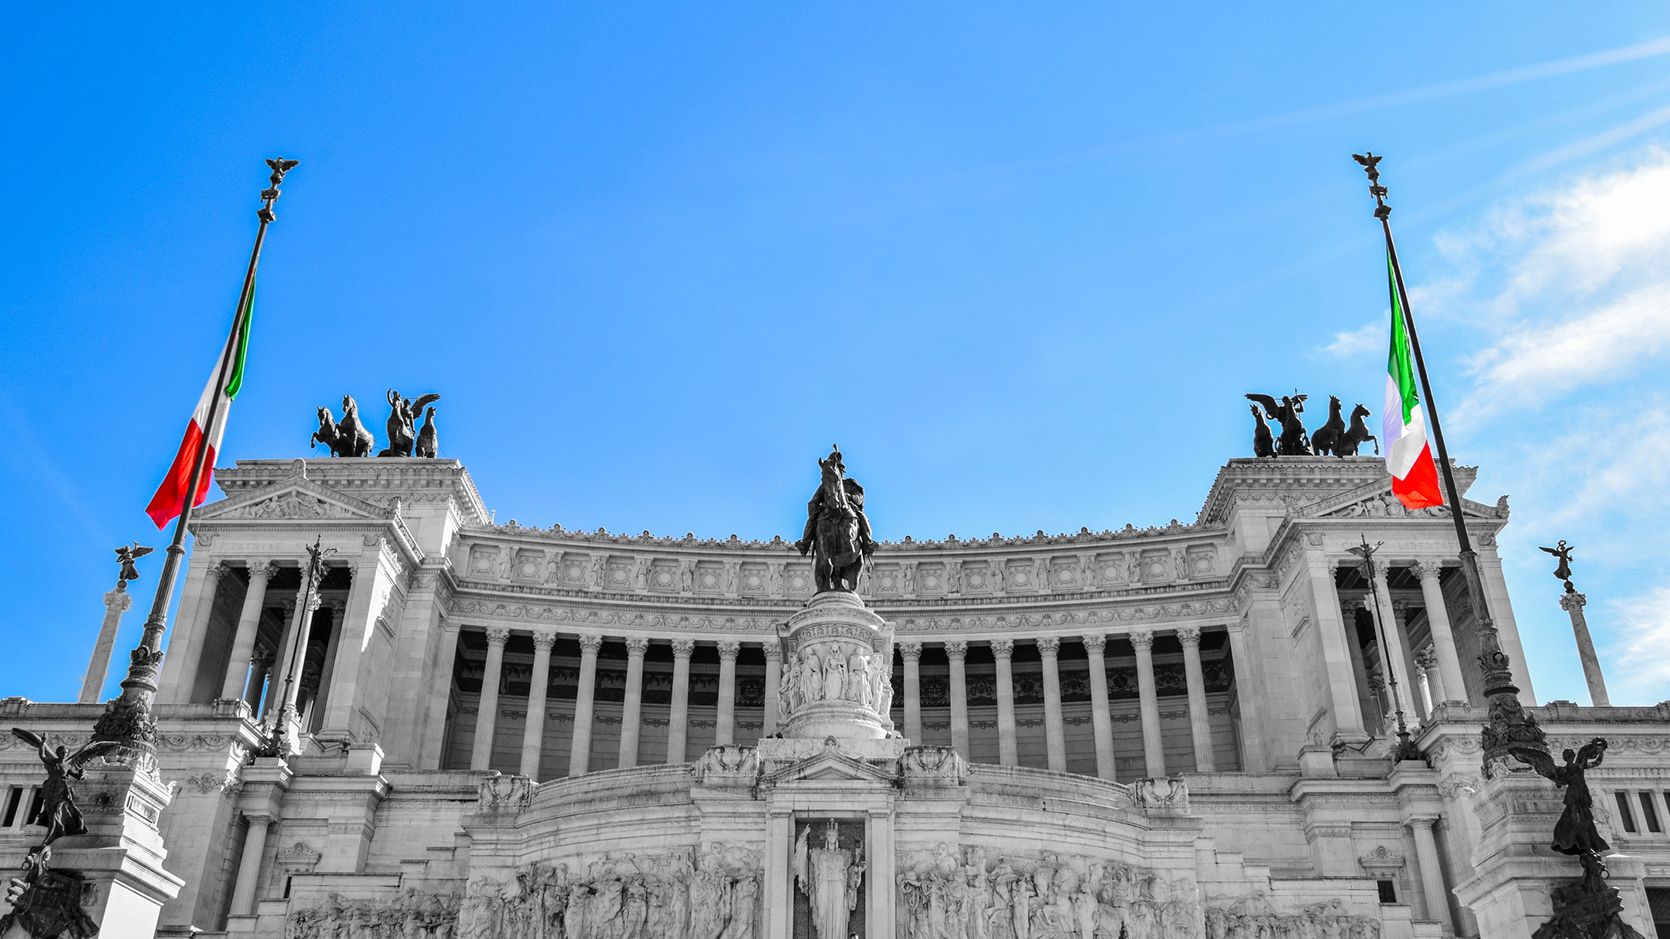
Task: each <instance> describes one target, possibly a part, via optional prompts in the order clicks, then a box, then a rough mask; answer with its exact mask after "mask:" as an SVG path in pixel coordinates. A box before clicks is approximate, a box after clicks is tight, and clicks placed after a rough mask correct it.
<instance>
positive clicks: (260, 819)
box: [242, 810, 278, 825]
mask: <svg viewBox="0 0 1670 939" xmlns="http://www.w3.org/2000/svg"><path fill="white" fill-rule="evenodd" d="M242 814H243V817H244V818H246V819H248V820H249V823H250V824H251V825H271V824H272V823H273V822H275V821H277V820H278V819H277V818H275V817H274V816H273V813H271V812H262V811H260V810H256V811H254V812H244V813H242Z"/></svg>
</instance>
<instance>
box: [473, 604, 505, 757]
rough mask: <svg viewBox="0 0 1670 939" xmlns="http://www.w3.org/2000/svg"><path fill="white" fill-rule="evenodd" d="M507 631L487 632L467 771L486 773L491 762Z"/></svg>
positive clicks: (490, 630)
mask: <svg viewBox="0 0 1670 939" xmlns="http://www.w3.org/2000/svg"><path fill="white" fill-rule="evenodd" d="M508 641H510V630H508V629H497V628H494V629H489V630H487V667H486V669H484V670H483V671H482V673H481V698H480V701H479V703H478V705H477V707H476V713H475V745H474V746H473V747H472V748H471V750H470V769H473V770H487V769H491V768H492V767H491V766H490V765H489V764H491V763H492V761H493V730H494V728H495V727H496V726H497V725H498V717H499V681H500V677H501V674H502V673H503V671H504V644H505V643H506V642H508Z"/></svg>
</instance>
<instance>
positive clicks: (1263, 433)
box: [1247, 404, 1276, 459]
mask: <svg viewBox="0 0 1670 939" xmlns="http://www.w3.org/2000/svg"><path fill="white" fill-rule="evenodd" d="M1247 407H1249V408H1251V409H1252V416H1253V420H1254V421H1257V422H1258V423H1257V426H1255V427H1254V428H1253V456H1255V457H1258V458H1260V459H1263V458H1264V457H1267V456H1268V457H1273V456H1275V455H1276V438H1275V437H1273V436H1271V434H1270V425H1269V424H1266V423H1264V415H1263V414H1262V413H1261V412H1260V411H1259V410H1258V405H1256V404H1249V405H1247Z"/></svg>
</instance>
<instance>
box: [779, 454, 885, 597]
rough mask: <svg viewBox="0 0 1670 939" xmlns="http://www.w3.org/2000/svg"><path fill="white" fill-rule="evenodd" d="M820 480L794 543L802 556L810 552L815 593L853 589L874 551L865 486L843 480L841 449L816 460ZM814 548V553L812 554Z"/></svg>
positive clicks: (844, 468)
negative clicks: (821, 477)
mask: <svg viewBox="0 0 1670 939" xmlns="http://www.w3.org/2000/svg"><path fill="white" fill-rule="evenodd" d="M818 467H819V468H820V469H821V470H822V471H823V480H822V482H820V483H819V484H818V491H817V492H815V493H813V494H812V500H811V501H810V502H808V503H806V530H805V532H804V533H803V535H802V537H801V539H800V540H799V541H797V542H795V543H794V546H795V547H796V548H797V549H799V551H800V554H801V556H802V557H804V556H805V555H806V553H807V552H808V551H812V552H813V554H812V576H813V579H814V580H815V581H816V583H817V588H818V592H819V593H822V592H823V591H825V590H849V591H850V590H856V589H857V587H858V575H859V574H860V572H862V570H863V568H864V562H865V561H867V560H868V559H869V557H870V555H871V554H872V553H874V552H875V550H876V543H875V541H874V540H873V539H872V538H871V537H870V519H869V518H868V517H867V516H866V515H865V514H864V487H863V486H860V485H859V484H858V483H857V482H855V481H853V480H851V479H848V478H846V472H847V471H846V465H845V464H843V463H842V462H841V448H840V447H839V446H836V447H834V448H833V452H831V453H830V454H829V459H827V460H819V461H818ZM814 549H815V551H814Z"/></svg>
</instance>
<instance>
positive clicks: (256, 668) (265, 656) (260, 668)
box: [244, 648, 273, 714]
mask: <svg viewBox="0 0 1670 939" xmlns="http://www.w3.org/2000/svg"><path fill="white" fill-rule="evenodd" d="M272 670H273V650H271V649H265V648H263V649H256V650H255V652H254V653H252V654H251V655H250V657H249V687H248V688H246V689H245V690H244V704H246V705H248V706H249V713H251V714H260V713H261V698H262V696H263V693H264V692H265V691H266V689H267V676H269V675H271V674H272Z"/></svg>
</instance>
